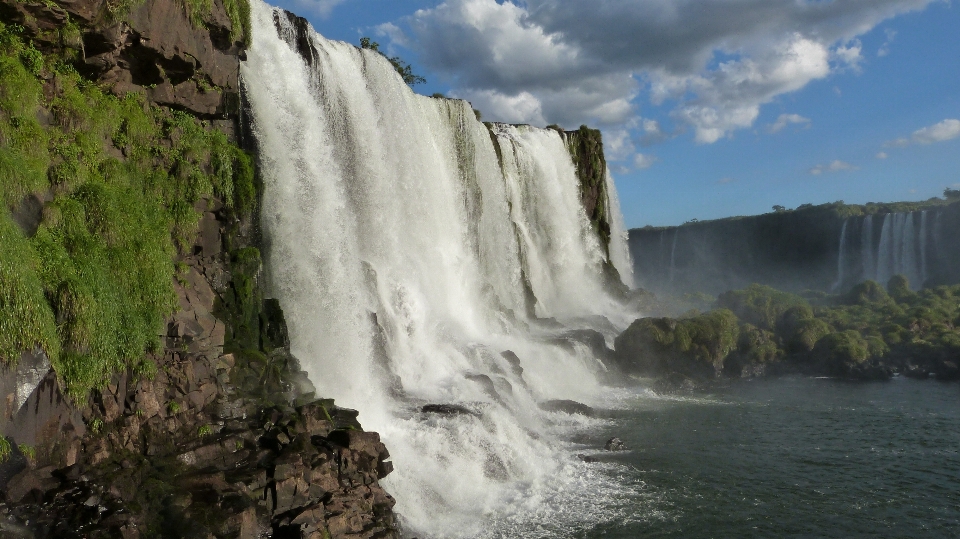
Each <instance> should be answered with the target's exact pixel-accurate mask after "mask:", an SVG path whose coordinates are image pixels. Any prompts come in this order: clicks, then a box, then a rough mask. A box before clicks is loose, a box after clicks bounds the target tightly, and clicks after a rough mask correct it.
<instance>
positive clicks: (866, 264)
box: [860, 215, 877, 281]
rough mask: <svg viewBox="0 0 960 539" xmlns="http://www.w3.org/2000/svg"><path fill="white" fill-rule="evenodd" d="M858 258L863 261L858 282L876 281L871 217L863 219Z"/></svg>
mask: <svg viewBox="0 0 960 539" xmlns="http://www.w3.org/2000/svg"><path fill="white" fill-rule="evenodd" d="M860 258H861V259H862V260H863V273H862V275H861V278H860V280H861V281H866V280H868V279H876V277H877V262H876V258H874V256H873V215H868V216H866V217H864V218H863V229H862V231H861V233H860Z"/></svg>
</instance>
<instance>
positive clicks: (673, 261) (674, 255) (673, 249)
mask: <svg viewBox="0 0 960 539" xmlns="http://www.w3.org/2000/svg"><path fill="white" fill-rule="evenodd" d="M679 235H680V227H677V228H675V229H674V230H673V244H672V245H671V246H670V284H673V277H674V275H673V272H674V270H675V269H676V267H677V236H679Z"/></svg>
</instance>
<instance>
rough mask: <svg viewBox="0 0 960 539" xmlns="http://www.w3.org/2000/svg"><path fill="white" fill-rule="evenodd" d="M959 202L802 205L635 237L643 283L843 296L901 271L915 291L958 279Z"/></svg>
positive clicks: (680, 290)
mask: <svg viewBox="0 0 960 539" xmlns="http://www.w3.org/2000/svg"><path fill="white" fill-rule="evenodd" d="M958 226H960V204H956V203H955V199H947V200H942V199H933V200H930V201H926V202H920V203H890V204H874V203H871V204H865V205H847V204H843V203H842V202H837V203H832V204H823V205H820V206H812V205H809V204H808V205H804V206H801V207H799V208H797V209H795V210H781V211H777V212H773V213H767V214H764V215H757V216H752V217H733V218H728V219H718V220H714V221H703V222H691V223H686V224H684V225H681V226H678V227H660V228H654V227H646V228H639V229H632V230H630V239H629V243H630V251H631V254H632V256H633V260H634V266H635V276H636V279H637V284H638V285H639V286H642V287H644V288H647V289H649V290H651V291H654V292H666V293H674V294H684V293H690V292H705V293H708V294H711V295H717V294H720V293H721V292H724V291H726V290H732V289H735V288H742V287H744V286H747V285H749V284H750V283H760V284H765V285H770V286H774V287H776V288H780V289H783V290H791V291H801V290H805V289H811V290H820V291H825V292H839V291H845V290H848V289H849V288H850V287H852V286H854V285H856V284H857V283H859V282H863V281H865V280H877V281H880V282H881V284H883V285H886V284H887V281H888V280H889V279H890V277H892V276H893V275H896V274H904V275H906V276H907V277H908V279H909V280H910V282H911V286H912V287H914V288H917V287H920V286H923V285H924V284H926V285H928V286H932V285H941V284H954V283H958V282H960V273H958V269H957V268H958V267H960V265H958V262H960V249H957V247H956V245H955V243H953V242H950V241H949V240H948V239H947V238H949V237H950V232H951V231H953V230H957V227H958Z"/></svg>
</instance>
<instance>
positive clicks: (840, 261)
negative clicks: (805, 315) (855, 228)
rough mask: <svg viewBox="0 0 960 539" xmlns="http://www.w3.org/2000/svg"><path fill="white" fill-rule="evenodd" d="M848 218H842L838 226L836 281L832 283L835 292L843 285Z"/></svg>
mask: <svg viewBox="0 0 960 539" xmlns="http://www.w3.org/2000/svg"><path fill="white" fill-rule="evenodd" d="M848 221H849V219H844V220H843V226H842V227H840V249H839V251H838V252H837V281H836V282H835V283H833V287H832V290H833V292H837V291H838V290H840V287H842V286H843V277H844V269H845V268H846V264H845V256H844V255H845V254H846V251H847V222H848Z"/></svg>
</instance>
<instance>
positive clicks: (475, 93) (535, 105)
mask: <svg viewBox="0 0 960 539" xmlns="http://www.w3.org/2000/svg"><path fill="white" fill-rule="evenodd" d="M451 97H456V98H460V99H466V100H467V101H469V102H470V103H471V104H472V105H473V108H475V109H477V110H479V111H480V112H481V113H482V114H483V117H484V118H492V119H495V120H497V121H501V122H509V123H513V124H534V125H540V126H543V125H546V123H547V122H546V120H544V118H543V110H542V108H543V106H542V104H541V103H540V100H539V99H538V98H537V97H536V96H535V95H533V94H531V93H530V92H520V93H519V94H517V95H506V94H503V93H500V92H498V91H496V90H467V91H463V92H453V93H452V94H451Z"/></svg>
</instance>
